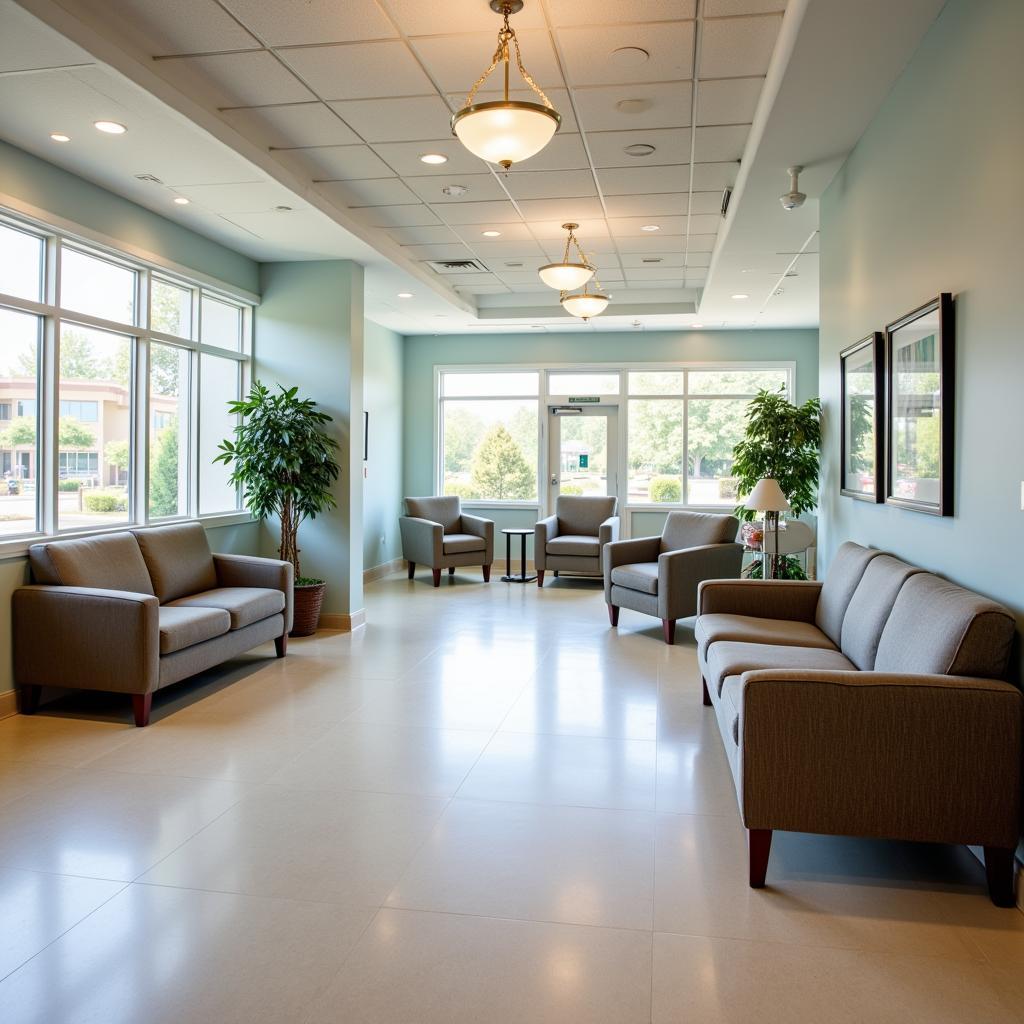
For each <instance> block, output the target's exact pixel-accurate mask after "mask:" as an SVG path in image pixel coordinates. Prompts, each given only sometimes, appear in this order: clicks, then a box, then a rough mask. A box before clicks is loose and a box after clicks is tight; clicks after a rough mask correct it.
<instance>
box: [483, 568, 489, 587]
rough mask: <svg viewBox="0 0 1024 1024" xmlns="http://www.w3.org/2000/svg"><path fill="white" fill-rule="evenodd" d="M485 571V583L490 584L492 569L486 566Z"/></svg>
mask: <svg viewBox="0 0 1024 1024" xmlns="http://www.w3.org/2000/svg"><path fill="white" fill-rule="evenodd" d="M483 569H484V583H490V582H491V567H490V566H489V565H485V566H484V567H483Z"/></svg>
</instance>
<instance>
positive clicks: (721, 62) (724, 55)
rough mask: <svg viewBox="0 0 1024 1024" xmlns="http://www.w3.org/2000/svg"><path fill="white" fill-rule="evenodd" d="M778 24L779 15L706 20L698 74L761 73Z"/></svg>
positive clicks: (780, 20)
mask: <svg viewBox="0 0 1024 1024" xmlns="http://www.w3.org/2000/svg"><path fill="white" fill-rule="evenodd" d="M781 24H782V17H781V15H779V16H767V17H758V18H726V19H724V20H722V21H706V22H705V23H704V34H703V37H702V39H701V50H700V76H701V78H734V77H736V76H737V75H763V74H764V73H765V72H766V71H767V70H768V64H769V62H770V61H771V57H772V51H773V50H774V49H775V40H776V38H777V37H778V34H779V26H780V25H781Z"/></svg>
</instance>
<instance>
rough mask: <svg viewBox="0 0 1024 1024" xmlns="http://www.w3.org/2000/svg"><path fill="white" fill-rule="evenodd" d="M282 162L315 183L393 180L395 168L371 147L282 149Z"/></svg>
mask: <svg viewBox="0 0 1024 1024" xmlns="http://www.w3.org/2000/svg"><path fill="white" fill-rule="evenodd" d="M275 156H276V157H277V159H278V160H280V161H281V162H282V163H284V164H285V165H287V166H288V167H291V168H292V169H293V170H296V171H298V172H299V173H301V174H305V175H307V176H309V177H311V178H313V179H314V180H315V181H347V180H349V179H353V180H354V179H356V178H389V177H393V176H394V175H393V174H392V171H391V168H390V167H388V165H387V164H386V163H384V161H383V160H381V158H380V157H379V156H377V154H376V153H374V151H373V150H372V149H370V147H369V146H311V147H309V148H307V149H279V150H276V151H275Z"/></svg>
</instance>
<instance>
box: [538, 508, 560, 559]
mask: <svg viewBox="0 0 1024 1024" xmlns="http://www.w3.org/2000/svg"><path fill="white" fill-rule="evenodd" d="M557 536H558V516H548V517H547V518H546V519H541V520H540V521H539V522H538V523H537V525H536V526H535V527H534V528H533V564H534V567H535V568H536V569H537V570H538V571H541V570H543V569H544V568H545V560H546V556H547V553H548V541H550V540H554V539H555V537H557Z"/></svg>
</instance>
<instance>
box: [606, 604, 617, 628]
mask: <svg viewBox="0 0 1024 1024" xmlns="http://www.w3.org/2000/svg"><path fill="white" fill-rule="evenodd" d="M608 621H609V622H610V623H611V624H612V625H613V626H617V625H618V624H619V609H618V606H617V605H614V604H609V605H608Z"/></svg>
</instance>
